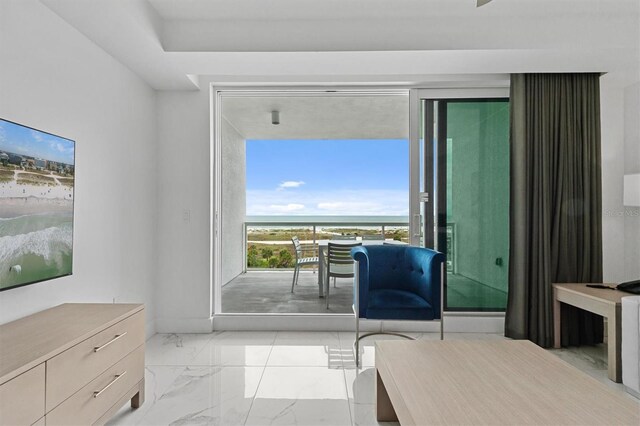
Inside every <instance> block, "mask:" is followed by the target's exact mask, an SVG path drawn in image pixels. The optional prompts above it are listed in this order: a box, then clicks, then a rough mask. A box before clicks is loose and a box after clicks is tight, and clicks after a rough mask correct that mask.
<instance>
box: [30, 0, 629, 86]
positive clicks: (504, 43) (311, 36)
mask: <svg viewBox="0 0 640 426" xmlns="http://www.w3.org/2000/svg"><path fill="white" fill-rule="evenodd" d="M41 1H42V2H43V3H44V4H45V5H47V6H48V7H49V8H50V9H51V10H52V11H53V12H55V13H56V14H58V15H59V16H60V17H61V18H62V19H64V20H66V21H67V22H68V23H69V24H70V25H72V26H73V27H75V28H76V29H78V30H79V31H80V32H81V33H83V34H84V35H85V36H87V37H88V38H89V39H91V40H92V41H93V42H95V43H96V44H97V45H99V46H100V47H102V48H103V49H104V50H105V51H107V52H108V53H110V54H111V55H112V56H113V57H115V58H116V59H118V60H119V61H120V62H122V63H123V64H125V65H126V66H127V67H129V68H130V69H131V70H132V71H134V72H135V73H136V74H138V75H139V76H140V77H142V78H143V79H144V80H146V81H147V82H148V83H149V84H150V85H151V86H152V87H154V88H156V89H158V90H197V89H199V88H201V87H205V86H206V82H209V81H215V82H218V83H227V82H260V83H270V82H333V83H337V82H356V81H357V82H380V81H384V82H392V83H402V84H417V83H421V82H429V81H433V80H434V79H435V80H436V81H441V82H442V81H445V80H446V76H449V75H457V76H460V75H466V76H475V77H469V78H471V79H476V80H477V79H480V80H482V79H484V77H483V76H485V75H495V74H507V73H512V72H525V71H528V72H563V71H564V72H567V71H576V72H577V71H594V72H608V73H618V74H620V75H621V76H622V77H621V78H623V79H624V78H631V79H635V80H637V75H638V69H639V59H638V58H639V53H638V52H639V46H640V18H639V15H640V2H638V1H637V0H493V1H492V2H491V3H489V4H487V5H486V6H483V7H481V8H476V7H475V0H127V1H113V0H92V1H77V0H41ZM625 76H626V77H625ZM478 77H479V78H478ZM635 80H634V81H635Z"/></svg>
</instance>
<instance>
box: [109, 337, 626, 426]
mask: <svg viewBox="0 0 640 426" xmlns="http://www.w3.org/2000/svg"><path fill="white" fill-rule="evenodd" d="M414 336H415V337H417V338H421V339H438V338H439V335H438V334H436V333H433V334H432V333H425V334H417V335H414ZM377 338H385V339H389V338H390V339H394V338H396V337H392V336H379V337H377ZM445 339H503V337H502V336H500V335H497V334H478V333H473V334H471V333H469V334H467V333H447V334H446V335H445ZM374 341H375V338H373V337H371V338H368V339H367V340H364V341H363V342H364V345H363V346H364V353H363V357H362V368H360V369H356V368H355V362H354V358H353V353H352V351H351V345H352V344H353V333H343V332H340V333H338V332H335V333H329V332H325V333H318V332H277V333H276V332H218V333H213V334H181V335H176V334H158V335H155V336H153V337H152V338H151V339H150V340H149V341H148V342H147V346H146V354H147V355H146V356H147V359H146V363H147V371H146V401H145V403H144V405H143V406H142V407H141V408H139V409H137V410H131V408H129V407H128V406H127V407H124V408H123V409H122V410H120V412H119V413H118V414H117V415H116V416H115V417H114V418H113V419H112V420H111V422H109V424H110V425H377V424H378V423H377V422H376V420H375V405H374V378H375V374H374V368H373V366H374V346H373V344H374ZM552 352H553V353H554V354H556V355H558V356H559V357H560V358H562V359H563V360H565V361H567V362H568V363H570V364H572V365H574V366H576V367H577V368H579V369H581V370H583V371H585V372H586V373H587V374H589V375H591V376H592V377H594V378H596V379H597V380H600V381H602V382H604V383H606V384H607V385H608V386H611V387H612V388H614V389H616V390H618V391H620V392H621V393H624V394H625V395H626V393H625V392H624V390H623V388H622V386H621V385H619V384H615V383H613V382H611V381H609V380H608V379H607V371H606V368H607V364H606V347H605V346H604V345H600V346H597V347H586V348H574V349H561V350H557V351H552ZM629 397H630V396H629ZM630 398H632V397H630ZM385 424H387V425H392V424H394V423H385Z"/></svg>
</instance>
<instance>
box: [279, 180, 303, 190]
mask: <svg viewBox="0 0 640 426" xmlns="http://www.w3.org/2000/svg"><path fill="white" fill-rule="evenodd" d="M302 185H304V182H303V181H301V180H285V181H284V182H282V183H280V185H278V189H286V188H300V187H301V186H302Z"/></svg>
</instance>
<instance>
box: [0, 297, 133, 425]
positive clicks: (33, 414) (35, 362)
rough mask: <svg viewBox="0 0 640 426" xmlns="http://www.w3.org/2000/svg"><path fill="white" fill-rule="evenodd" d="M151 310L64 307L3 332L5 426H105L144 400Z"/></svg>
mask: <svg viewBox="0 0 640 426" xmlns="http://www.w3.org/2000/svg"><path fill="white" fill-rule="evenodd" d="M144 338H145V332H144V306H143V305H138V304H85V303H82V304H64V305H60V306H56V307H55V308H51V309H47V310H46V311H42V312H39V313H37V314H34V315H30V316H28V317H25V318H21V319H19V320H16V321H13V322H10V323H7V324H4V325H1V326H0V425H31V424H37V425H45V424H46V425H75V424H78V425H89V424H102V423H105V422H106V421H107V420H109V418H110V417H111V416H112V415H113V414H115V413H116V412H117V411H118V410H119V409H120V408H121V407H122V406H123V405H124V404H125V403H126V402H127V401H128V400H131V406H132V407H134V408H137V407H139V406H140V405H142V403H143V402H144Z"/></svg>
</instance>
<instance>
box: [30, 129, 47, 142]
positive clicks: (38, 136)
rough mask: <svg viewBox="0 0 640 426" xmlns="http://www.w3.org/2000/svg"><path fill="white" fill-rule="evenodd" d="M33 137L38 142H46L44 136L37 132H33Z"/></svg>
mask: <svg viewBox="0 0 640 426" xmlns="http://www.w3.org/2000/svg"><path fill="white" fill-rule="evenodd" d="M31 137H32V138H33V139H35V140H37V141H38V142H42V141H43V140H44V138H43V137H42V134H41V133H40V132H36V131H35V130H32V131H31Z"/></svg>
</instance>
